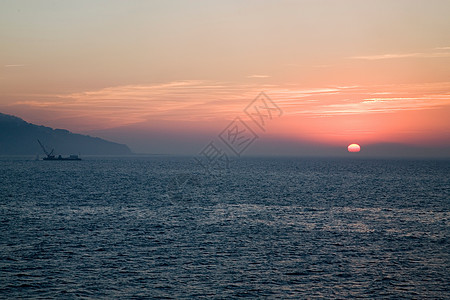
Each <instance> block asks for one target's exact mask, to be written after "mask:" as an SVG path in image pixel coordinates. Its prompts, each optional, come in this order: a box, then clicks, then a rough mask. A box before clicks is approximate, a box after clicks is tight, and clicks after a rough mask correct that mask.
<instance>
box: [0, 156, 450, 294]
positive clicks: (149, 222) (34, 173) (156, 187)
mask: <svg viewBox="0 0 450 300" xmlns="http://www.w3.org/2000/svg"><path fill="white" fill-rule="evenodd" d="M449 211H450V161H449V160H394V159H390V160H382V159H351V158H346V159H344V158H340V159H338V158H334V159H332V158H328V159H325V158H315V159H313V158H262V157H261V158H242V159H236V160H233V161H231V162H230V165H229V167H228V168H225V167H224V168H216V169H214V170H212V171H210V172H208V171H206V170H204V169H203V168H202V166H200V165H199V164H198V163H197V162H196V161H195V160H193V159H192V158H182V157H179V158H174V157H164V156H160V157H157V156H154V157H122V158H111V157H109V158H108V157H103V158H99V157H86V158H84V160H82V161H34V160H32V159H29V158H28V159H26V158H8V157H3V158H1V159H0V212H1V213H0V232H1V238H0V298H4V299H18V298H21V299H27V298H33V299H36V298H37V299H39V298H41V299H44V298H45V299H50V298H63V299H66V298H67V299H75V298H80V299H112V298H116V299H117V298H119V299H142V298H153V299H188V298H200V299H201V298H204V299H231V298H241V297H242V298H269V299H271V298H279V299H311V298H328V299H332V298H340V299H342V298H351V299H353V298H369V299H374V298H386V299H401V298H405V299H424V298H433V299H450V290H449V283H450V250H449V249H450V239H449V238H450V212H449Z"/></svg>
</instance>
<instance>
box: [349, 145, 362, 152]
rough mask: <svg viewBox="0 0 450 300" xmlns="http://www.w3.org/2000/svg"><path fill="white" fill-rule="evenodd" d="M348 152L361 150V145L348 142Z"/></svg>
mask: <svg viewBox="0 0 450 300" xmlns="http://www.w3.org/2000/svg"><path fill="white" fill-rule="evenodd" d="M347 149H348V152H359V151H361V147H360V146H359V145H358V144H350V145H348V147H347Z"/></svg>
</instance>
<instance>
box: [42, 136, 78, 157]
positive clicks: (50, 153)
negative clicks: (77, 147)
mask: <svg viewBox="0 0 450 300" xmlns="http://www.w3.org/2000/svg"><path fill="white" fill-rule="evenodd" d="M37 141H38V143H39V145H40V146H41V148H42V150H43V151H44V153H45V155H47V157H44V158H43V159H42V160H81V158H79V157H78V155H75V154H72V155H70V156H67V157H62V156H61V155H58V156H56V155H53V152H54V150H55V149H52V151H50V152H48V151H47V150H46V149H45V147H44V145H42V143H41V141H40V140H37Z"/></svg>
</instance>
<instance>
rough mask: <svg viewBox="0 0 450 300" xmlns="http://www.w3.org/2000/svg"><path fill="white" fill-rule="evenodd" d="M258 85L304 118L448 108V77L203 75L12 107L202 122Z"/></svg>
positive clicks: (227, 112)
mask: <svg viewBox="0 0 450 300" xmlns="http://www.w3.org/2000/svg"><path fill="white" fill-rule="evenodd" d="M262 89H263V90H264V91H265V92H266V93H267V94H268V95H269V96H270V97H271V98H272V99H273V100H274V101H275V102H276V103H278V104H279V105H280V107H282V109H283V111H284V113H285V114H286V115H304V116H306V117H328V116H337V115H355V114H374V113H393V112H396V111H401V110H427V109H436V108H440V107H444V106H447V107H450V92H449V91H450V82H441V83H436V84H415V85H395V86H389V85H387V86H352V85H348V86H339V87H336V86H334V87H332V86H331V87H318V88H304V89H299V88H295V86H288V87H281V86H273V85H270V86H269V85H268V86H264V87H262V86H261V85H258V84H253V85H237V84H231V83H225V82H214V81H202V80H197V81H193V80H185V81H174V82H166V83H159V84H148V85H124V86H114V87H108V88H103V89H98V90H90V91H84V92H79V93H70V94H58V95H48V94H45V95H24V97H23V99H24V100H22V101H18V102H15V103H14V104H13V105H12V106H19V107H21V108H22V109H27V110H29V111H33V110H35V111H40V112H48V111H50V112H53V113H54V114H55V115H58V116H61V118H63V119H64V118H65V119H68V120H69V119H70V120H73V119H79V120H86V124H87V125H86V127H89V126H91V127H89V128H83V129H100V128H111V127H118V126H124V125H129V124H136V123H144V122H149V121H157V120H172V121H192V120H194V121H197V122H202V121H207V120H216V119H224V118H225V119H226V118H231V117H234V116H235V115H236V114H239V113H241V112H242V109H243V108H244V107H245V106H246V105H247V104H248V103H249V101H251V100H253V99H254V97H255V96H256V95H257V94H258V93H259V92H260V91H261V90H262ZM92 120H95V121H92ZM80 122H81V121H80ZM88 122H90V123H89V124H88ZM94 123H95V124H94ZM88 125H89V126H88Z"/></svg>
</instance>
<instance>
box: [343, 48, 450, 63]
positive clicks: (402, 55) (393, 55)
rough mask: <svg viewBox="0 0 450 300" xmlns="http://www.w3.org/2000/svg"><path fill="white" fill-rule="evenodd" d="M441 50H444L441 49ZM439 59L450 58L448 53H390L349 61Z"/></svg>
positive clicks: (364, 56) (353, 57) (363, 56)
mask: <svg viewBox="0 0 450 300" xmlns="http://www.w3.org/2000/svg"><path fill="white" fill-rule="evenodd" d="M441 50H444V48H442V49H441ZM411 57H416V58H439V57H450V52H432V53H425V52H415V53H390V54H377V55H362V56H352V57H349V58H351V59H362V60H380V59H395V58H411Z"/></svg>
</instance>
